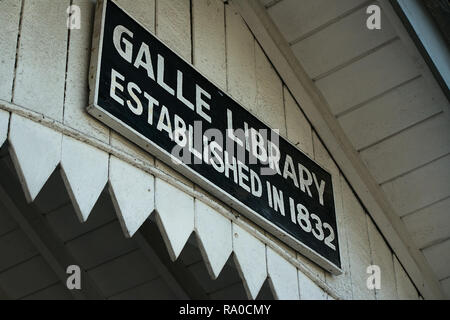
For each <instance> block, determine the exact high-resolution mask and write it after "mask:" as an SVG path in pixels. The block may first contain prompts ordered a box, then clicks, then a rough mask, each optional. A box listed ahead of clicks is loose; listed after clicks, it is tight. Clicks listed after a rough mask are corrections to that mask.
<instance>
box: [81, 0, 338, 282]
mask: <svg viewBox="0 0 450 320" xmlns="http://www.w3.org/2000/svg"><path fill="white" fill-rule="evenodd" d="M109 1H112V2H114V4H115V5H117V6H118V7H119V8H120V9H121V10H122V11H124V12H125V13H126V14H127V15H128V16H129V17H130V18H132V19H133V20H134V22H136V23H137V24H139V25H140V26H141V27H142V28H144V29H145V30H146V31H147V32H149V33H150V34H151V35H152V36H154V37H155V38H156V39H158V40H159V41H161V40H160V39H159V38H158V37H157V36H156V35H155V34H154V32H152V31H150V30H148V28H147V27H145V26H144V25H142V24H141V23H140V22H139V21H137V20H136V19H135V18H134V17H133V16H132V15H131V14H130V13H129V12H127V11H126V10H125V9H123V8H122V7H121V6H120V5H119V4H117V3H116V2H115V1H114V0H98V1H97V7H96V11H95V20H94V31H93V37H92V50H91V52H92V53H91V62H90V68H89V90H90V93H89V106H88V107H87V112H88V113H89V114H90V115H92V116H93V117H95V118H96V119H97V120H99V121H100V122H102V123H104V124H106V125H107V126H108V127H110V128H112V129H113V130H115V131H117V132H119V133H120V134H121V135H122V136H124V137H126V138H127V139H128V140H130V141H132V142H133V143H134V144H136V145H138V146H139V147H140V148H142V149H144V150H145V151H147V152H149V153H150V154H151V155H153V156H156V157H157V158H158V159H160V160H162V161H163V162H164V163H165V164H167V165H169V166H170V167H171V168H173V169H174V170H176V171H177V172H179V173H181V174H182V175H184V176H185V177H187V178H188V179H189V180H191V181H193V182H194V183H196V184H198V185H199V186H200V187H202V188H203V189H205V190H206V191H208V192H210V193H211V194H212V195H214V196H215V197H217V198H218V199H220V200H221V201H223V202H224V203H226V204H227V205H229V206H230V207H231V208H233V209H235V210H237V211H239V212H238V213H243V215H244V216H245V217H246V218H248V219H250V220H251V221H253V222H254V223H256V224H257V225H259V226H260V227H262V228H263V229H264V230H266V231H268V232H269V233H271V234H272V235H274V236H275V237H276V238H277V239H279V240H280V241H282V242H284V243H285V244H287V245H288V246H290V247H291V248H292V249H294V250H296V251H298V252H299V253H301V254H303V255H304V256H306V257H307V258H308V259H310V260H311V261H313V262H315V263H317V264H318V265H320V266H321V267H323V268H325V269H326V270H327V271H329V272H331V273H332V274H334V275H340V274H342V269H341V267H339V266H337V265H336V264H334V263H333V262H331V261H330V260H328V259H327V258H325V257H324V256H322V255H321V254H319V253H318V252H316V251H315V250H313V249H311V248H310V247H308V246H307V245H305V244H304V243H302V242H300V241H299V240H297V239H296V238H294V237H293V236H292V235H290V234H289V233H287V232H286V231H284V230H283V229H281V228H280V227H278V226H276V225H275V224H273V223H272V222H271V221H269V220H267V219H265V218H263V217H262V216H260V215H259V214H258V213H257V212H255V211H254V210H253V209H251V208H249V207H247V206H246V205H245V204H243V203H242V202H241V201H240V200H238V199H236V198H235V197H234V196H232V195H231V194H228V193H227V192H225V191H223V190H222V189H220V188H219V187H217V186H216V185H214V184H213V183H212V182H210V181H209V180H207V179H205V178H204V177H202V176H201V175H200V174H198V173H197V172H195V171H194V170H193V169H191V168H190V167H188V166H185V165H177V164H175V163H174V162H173V161H172V159H173V158H172V155H171V154H170V153H169V152H167V151H166V150H164V149H162V148H161V147H159V146H158V145H157V144H155V143H154V142H152V141H151V140H150V139H148V138H146V137H145V136H143V135H142V134H141V133H139V132H137V131H136V130H135V129H133V128H132V127H130V126H128V125H127V124H126V123H124V122H123V121H121V120H120V119H117V118H116V117H114V116H112V115H111V114H110V113H108V112H107V111H105V110H104V109H103V108H101V107H100V106H98V92H99V81H100V64H101V56H102V48H103V38H104V37H103V35H104V24H105V13H106V7H107V3H108V2H109ZM100 12H101V14H100ZM161 42H162V43H164V42H163V41H161ZM168 48H169V47H168ZM169 50H170V51H171V52H172V53H174V54H175V55H177V56H178V57H179V58H181V59H182V60H183V61H184V62H186V63H187V64H188V65H189V66H190V67H191V68H193V69H194V70H196V71H197V72H198V73H199V74H201V75H202V76H203V77H204V78H205V79H207V80H208V81H209V82H211V83H212V84H214V85H215V86H216V87H217V88H219V89H220V86H218V85H217V84H216V83H215V82H214V81H212V80H210V79H209V78H208V77H206V76H205V75H204V74H203V73H202V72H201V71H200V70H198V69H197V68H196V67H195V66H194V65H192V64H191V63H190V62H188V61H186V59H184V58H183V57H182V56H180V55H179V54H177V53H176V52H174V51H173V50H172V49H171V48H169ZM94 82H95V84H94ZM92 88H94V90H92ZM220 90H221V89H220ZM221 91H222V92H223V93H224V94H226V95H227V96H228V97H229V98H230V99H232V100H233V101H234V102H235V103H237V104H238V105H239V106H241V107H243V106H242V105H241V104H240V103H239V102H237V101H236V100H235V99H234V98H233V97H231V96H230V95H229V94H228V92H226V91H223V90H221ZM243 108H245V107H243ZM245 109H246V108H245ZM246 110H247V109H246ZM247 111H248V112H249V113H250V114H251V115H252V116H254V117H255V118H257V119H258V120H259V121H261V122H262V123H263V124H264V125H266V126H267V127H268V128H271V127H270V126H269V125H267V123H266V122H265V121H263V120H261V119H260V118H259V117H257V116H256V115H254V114H253V113H252V112H251V111H250V110H247ZM280 138H282V139H284V140H285V141H286V142H287V143H288V144H290V145H291V146H293V147H294V148H295V149H297V150H299V151H300V152H301V153H302V154H304V155H305V156H306V157H308V158H309V159H310V160H312V161H313V162H314V163H315V164H317V165H318V166H319V167H320V168H322V169H323V170H324V171H325V172H327V173H328V174H329V175H330V177H331V181H333V176H332V174H331V173H330V172H329V171H328V170H327V169H325V168H324V167H323V166H322V165H320V164H319V163H317V161H315V160H313V159H311V157H310V156H308V155H307V154H306V153H305V152H303V151H302V150H300V149H299V148H298V147H297V146H295V145H294V144H293V143H291V142H290V141H289V140H288V139H286V138H284V137H281V136H280ZM333 202H335V199H334V193H333ZM335 212H336V203H335ZM335 219H336V220H337V217H336V216H335ZM336 234H337V237H339V227H338V224H337V221H336ZM339 260H340V262H341V264H342V253H341V246H339Z"/></svg>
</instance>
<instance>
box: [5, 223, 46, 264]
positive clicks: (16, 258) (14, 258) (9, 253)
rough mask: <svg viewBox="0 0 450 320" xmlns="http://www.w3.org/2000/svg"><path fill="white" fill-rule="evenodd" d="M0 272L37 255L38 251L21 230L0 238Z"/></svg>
mask: <svg viewBox="0 0 450 320" xmlns="http://www.w3.org/2000/svg"><path fill="white" fill-rule="evenodd" d="M0 255H1V257H2V259H1V260H0V272H1V271H3V270H6V269H8V268H11V267H13V266H15V265H17V264H20V263H21V262H24V261H26V260H29V259H30V258H32V257H34V256H36V255H38V251H37V250H36V248H35V247H34V246H33V244H32V243H31V242H30V240H29V239H28V238H27V237H26V235H25V234H24V233H23V231H22V230H20V229H16V230H14V231H12V232H10V233H8V234H6V235H4V236H2V237H0Z"/></svg>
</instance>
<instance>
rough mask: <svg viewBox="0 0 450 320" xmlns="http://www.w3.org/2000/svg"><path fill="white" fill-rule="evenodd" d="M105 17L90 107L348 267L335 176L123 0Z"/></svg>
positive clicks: (302, 246)
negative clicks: (159, 34)
mask: <svg viewBox="0 0 450 320" xmlns="http://www.w3.org/2000/svg"><path fill="white" fill-rule="evenodd" d="M100 18H101V20H99V21H101V24H99V25H98V28H97V30H96V31H95V32H94V33H97V32H99V31H100V36H99V41H98V43H97V42H96V43H94V48H95V47H97V46H98V52H94V55H93V57H92V66H91V67H92V68H91V70H93V71H92V72H93V73H94V74H93V75H92V76H94V79H95V90H94V91H93V92H92V97H91V106H90V107H89V108H88V111H89V112H90V113H91V114H92V115H94V116H95V117H97V118H98V119H99V120H100V121H102V122H104V123H106V124H107V125H108V126H110V127H112V128H113V129H114V130H116V131H118V132H120V133H121V134H122V135H124V136H126V137H127V138H128V139H130V140H131V141H133V142H134V143H136V144H138V145H139V146H140V147H142V148H144V149H145V150H148V151H149V152H150V153H152V154H154V155H156V156H157V157H160V158H162V159H163V160H164V161H166V162H167V163H168V164H169V165H171V166H172V167H174V168H175V169H176V170H178V171H180V172H181V173H183V174H184V175H186V176H187V177H188V178H190V179H192V180H193V181H195V182H196V183H198V184H199V185H200V186H202V187H203V188H205V189H206V190H208V191H209V192H211V193H212V194H214V195H215V196H217V197H218V198H220V199H221V200H223V201H224V202H226V203H227V204H229V205H230V206H231V207H233V208H235V209H236V210H238V211H239V212H241V213H242V214H244V215H246V216H247V217H248V218H249V219H251V220H253V221H254V222H255V223H257V224H259V225H260V226H262V227H263V228H264V229H266V230H267V231H269V232H270V233H272V234H273V235H275V236H276V237H278V238H279V239H281V240H282V241H284V242H285V243H287V244H289V245H290V246H292V247H293V248H295V249H296V250H298V251H300V252H302V253H303V254H304V255H306V256H307V257H309V258H310V259H311V260H313V261H315V262H317V263H319V264H321V265H322V266H323V267H324V268H326V269H327V270H329V271H331V272H333V273H336V274H338V273H340V254H339V244H338V236H337V226H336V214H335V207H334V200H333V188H332V182H331V175H330V174H329V173H328V172H326V171H325V170H324V169H322V168H321V167H320V166H319V165H317V164H316V163H315V162H314V161H313V160H311V159H310V158H309V157H308V156H306V155H305V154H304V153H302V152H301V151H300V150H298V149H297V148H296V147H294V146H293V145H292V144H291V143H289V142H287V141H286V140H285V139H283V138H282V137H280V136H279V135H278V134H277V132H276V130H275V129H271V128H269V127H268V126H267V125H266V124H264V123H263V122H262V121H260V120H259V119H258V118H256V117H255V116H254V115H252V114H251V113H250V112H249V111H247V110H246V109H245V108H243V107H242V106H240V105H239V104H238V103H237V102H236V101H235V100H233V99H232V98H231V97H230V96H229V95H228V94H226V93H225V92H223V91H222V90H220V89H219V88H218V87H217V86H215V85H214V84H213V83H211V82H210V81H208V79H206V78H205V77H204V76H203V75H202V74H200V73H199V72H198V71H197V70H196V69H195V68H193V67H192V66H191V65H190V64H189V63H187V62H186V61H185V60H183V59H182V58H181V57H179V56H178V55H177V54H175V53H174V52H173V51H172V50H170V49H169V48H168V47H167V46H165V45H164V44H163V43H162V42H161V41H160V40H158V39H157V38H156V37H155V36H154V35H153V34H152V33H151V32H149V31H148V30H146V29H145V28H144V27H143V26H142V25H140V24H139V23H138V22H136V21H135V20H134V19H133V18H132V17H131V16H130V15H128V14H127V13H126V12H125V11H123V10H122V9H121V8H119V7H118V6H117V5H116V4H115V3H113V2H112V1H108V0H105V1H104V2H103V5H101V6H100V7H99V8H98V10H97V17H96V19H100ZM95 41H96V40H95ZM274 112H277V111H275V110H274Z"/></svg>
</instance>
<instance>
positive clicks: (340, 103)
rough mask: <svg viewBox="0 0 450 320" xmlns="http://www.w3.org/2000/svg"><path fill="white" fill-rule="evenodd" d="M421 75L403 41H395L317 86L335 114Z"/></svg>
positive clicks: (329, 76)
mask: <svg viewBox="0 0 450 320" xmlns="http://www.w3.org/2000/svg"><path fill="white" fill-rule="evenodd" d="M392 70H395V72H392ZM355 74H357V75H358V76H357V77H356V76H355ZM418 75H419V71H418V70H417V67H416V66H415V65H414V62H413V61H412V60H411V59H410V58H409V57H408V56H406V57H405V54H404V48H403V45H402V43H401V41H395V42H392V43H391V44H389V45H388V46H385V47H382V48H381V49H379V50H377V51H375V52H373V53H371V54H370V55H368V56H366V57H364V58H362V59H360V60H358V61H355V62H354V63H352V64H350V65H348V66H346V67H345V68H342V69H340V70H338V71H336V72H334V73H332V74H330V75H328V76H326V77H324V78H322V79H320V80H318V81H316V85H317V87H318V88H319V89H320V91H321V92H322V94H323V95H324V97H325V99H326V100H327V101H328V103H329V105H330V108H331V112H332V113H333V114H335V115H336V114H340V113H342V112H344V111H346V110H348V109H350V108H352V107H355V106H357V105H359V104H362V103H364V102H366V101H368V100H370V99H372V98H374V97H376V96H377V95H380V94H382V93H384V92H386V91H387V90H389V89H391V88H393V87H395V86H398V85H399V84H401V83H404V82H405V81H407V80H410V79H412V78H414V77H416V76H418ZM343 92H345V94H342V93H343Z"/></svg>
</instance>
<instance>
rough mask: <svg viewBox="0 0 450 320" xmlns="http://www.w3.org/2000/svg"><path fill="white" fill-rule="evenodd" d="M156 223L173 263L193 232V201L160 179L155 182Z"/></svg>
mask: <svg viewBox="0 0 450 320" xmlns="http://www.w3.org/2000/svg"><path fill="white" fill-rule="evenodd" d="M155 208H156V211H157V213H158V214H157V216H156V221H157V223H158V227H159V229H160V231H161V233H162V235H163V238H164V242H165V243H166V246H167V249H168V251H169V255H170V257H171V258H172V260H173V261H175V260H176V259H177V258H178V256H179V255H180V253H181V250H183V247H184V245H185V244H186V242H187V240H188V238H189V236H190V235H191V233H192V231H194V219H195V218H194V199H193V198H192V197H191V196H190V195H188V194H186V193H184V192H183V191H181V190H180V189H177V188H175V187H173V186H171V185H169V184H168V183H167V182H164V181H162V180H161V179H158V178H157V179H156V182H155Z"/></svg>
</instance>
